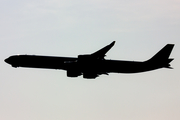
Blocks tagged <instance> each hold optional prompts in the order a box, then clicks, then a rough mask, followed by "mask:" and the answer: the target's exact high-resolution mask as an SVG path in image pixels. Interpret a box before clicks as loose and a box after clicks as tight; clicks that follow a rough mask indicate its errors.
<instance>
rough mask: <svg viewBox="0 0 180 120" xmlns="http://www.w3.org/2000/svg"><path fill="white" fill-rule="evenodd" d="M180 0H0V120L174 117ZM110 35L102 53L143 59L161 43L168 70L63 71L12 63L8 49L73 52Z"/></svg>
mask: <svg viewBox="0 0 180 120" xmlns="http://www.w3.org/2000/svg"><path fill="white" fill-rule="evenodd" d="M179 12H180V1H179V0H150V1H149V0H128V1H119V0H109V1H108V0H90V1H88V0H66V1H64V0H43V1H41V0H26V1H23V0H16V1H13V0H6V1H5V0H1V1H0V16H1V17H0V60H1V61H0V66H1V67H0V96H1V99H0V119H1V120H59V119H61V120H170V119H172V120H179V119H180V103H179V101H180V80H179V76H180V75H179V71H180V63H179V59H180V56H179V52H180V48H179V44H180V41H179V39H180V36H179V32H180V22H179V21H180V14H179ZM112 41H116V44H115V46H114V47H113V48H112V49H111V51H109V52H108V53H107V57H106V58H107V59H120V60H138V61H143V60H147V59H149V58H150V57H152V56H153V55H154V54H155V53H156V52H158V51H159V50H160V49H161V48H162V47H164V46H165V45H166V44H168V43H172V44H175V48H174V50H173V52H172V54H171V57H172V58H175V60H174V61H173V62H172V63H171V65H172V67H173V68H174V69H172V70H170V69H159V70H155V71H151V72H146V73H139V74H110V75H109V76H106V75H101V76H100V77H98V78H97V79H96V80H84V79H83V78H82V76H81V77H77V78H68V77H66V72H65V71H62V70H45V69H30V68H17V69H16V68H12V67H11V66H10V65H8V64H6V63H5V62H4V59H5V58H7V57H9V56H11V55H14V54H37V55H51V56H53V55H55V56H71V57H76V56H77V55H79V54H86V53H93V52H95V51H97V50H98V49H100V48H102V47H104V46H106V45H108V44H109V43H111V42H112Z"/></svg>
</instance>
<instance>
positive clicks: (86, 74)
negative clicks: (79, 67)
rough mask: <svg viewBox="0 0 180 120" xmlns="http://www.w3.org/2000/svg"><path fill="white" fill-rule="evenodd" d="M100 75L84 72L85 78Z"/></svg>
mask: <svg viewBox="0 0 180 120" xmlns="http://www.w3.org/2000/svg"><path fill="white" fill-rule="evenodd" d="M96 77H98V74H97V73H83V78H87V79H94V78H96Z"/></svg>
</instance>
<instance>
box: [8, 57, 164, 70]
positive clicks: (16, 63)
mask: <svg viewBox="0 0 180 120" xmlns="http://www.w3.org/2000/svg"><path fill="white" fill-rule="evenodd" d="M5 62H7V63H9V64H11V65H12V66H13V67H29V68H46V69H62V70H69V69H73V70H77V71H80V72H91V71H93V72H95V73H106V72H107V73H110V72H114V73H138V72H145V71H150V70H154V69H158V68H161V66H153V64H152V63H150V62H148V61H145V62H137V61H120V60H105V59H103V60H86V61H83V62H78V58H74V57H53V56H37V55H14V56H10V57H9V58H7V59H6V60H5Z"/></svg>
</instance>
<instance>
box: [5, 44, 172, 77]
mask: <svg viewBox="0 0 180 120" xmlns="http://www.w3.org/2000/svg"><path fill="white" fill-rule="evenodd" d="M114 44H115V41H113V42H112V43H111V44H109V45H107V46H105V47H104V48H102V49H100V50H99V51H97V52H95V53H92V54H85V55H78V57H77V58H74V57H54V56H37V55H13V56H10V57H9V58H7V59H5V62H6V63H8V64H11V65H12V67H29V68H46V69H62V70H66V71H67V76H68V77H78V76H80V75H83V78H87V79H94V78H96V77H98V76H99V75H101V74H106V75H108V73H139V72H145V71H151V70H155V69H159V68H171V67H170V64H169V63H170V62H171V61H172V60H173V59H172V58H169V56H170V54H171V51H172V49H173V47H174V44H167V45H166V46H165V47H164V48H162V49H161V50H160V51H159V52H158V53H157V54H155V55H154V56H153V57H152V58H150V59H149V60H146V61H143V62H139V61H121V60H106V59H105V58H104V57H105V56H106V55H105V54H106V53H107V52H108V51H109V50H110V49H111V48H112V47H113V46H114Z"/></svg>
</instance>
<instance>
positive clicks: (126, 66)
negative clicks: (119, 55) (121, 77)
mask: <svg viewBox="0 0 180 120" xmlns="http://www.w3.org/2000/svg"><path fill="white" fill-rule="evenodd" d="M104 66H105V68H104V69H105V70H106V71H107V72H115V73H138V72H144V71H147V70H148V69H147V67H146V64H145V63H144V62H134V61H107V62H106V63H105V65H104Z"/></svg>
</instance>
